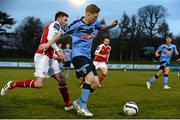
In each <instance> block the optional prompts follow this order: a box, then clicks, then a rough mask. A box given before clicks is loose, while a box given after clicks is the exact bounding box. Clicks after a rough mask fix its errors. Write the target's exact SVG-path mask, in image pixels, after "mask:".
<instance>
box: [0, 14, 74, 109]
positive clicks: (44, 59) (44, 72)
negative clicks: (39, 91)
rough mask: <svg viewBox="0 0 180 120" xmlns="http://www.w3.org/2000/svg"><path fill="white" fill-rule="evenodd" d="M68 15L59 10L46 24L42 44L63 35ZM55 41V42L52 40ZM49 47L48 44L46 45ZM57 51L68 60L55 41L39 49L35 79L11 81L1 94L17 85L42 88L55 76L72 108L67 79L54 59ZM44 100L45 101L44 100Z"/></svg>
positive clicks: (66, 103) (67, 106)
mask: <svg viewBox="0 0 180 120" xmlns="http://www.w3.org/2000/svg"><path fill="white" fill-rule="evenodd" d="M67 19H68V15H67V14H66V13H65V12H62V11H60V12H57V13H56V15H55V21H54V22H53V23H51V24H48V25H47V26H45V28H44V31H43V34H42V37H41V42H40V45H43V44H44V45H46V43H48V42H49V43H51V44H52V43H53V42H54V41H56V40H57V39H58V38H60V35H61V33H62V32H61V28H63V27H64V26H66V24H67ZM53 40H54V41H53ZM52 41H53V42H52ZM46 47H47V46H46ZM54 53H56V54H57V55H58V56H59V57H61V58H62V59H64V60H66V59H67V58H66V56H65V55H64V54H63V53H62V52H61V51H60V49H59V48H58V46H57V44H56V43H53V44H52V45H51V46H50V47H49V48H46V50H44V48H41V49H38V50H37V51H36V53H35V56H34V63H35V73H34V75H35V77H36V78H35V80H32V79H26V80H22V81H9V82H8V83H7V84H6V85H5V86H4V87H3V88H2V90H1V96H3V95H5V94H6V93H7V92H9V91H10V90H12V89H14V88H16V87H23V88H29V87H30V88H42V87H43V86H44V84H45V80H46V79H47V78H49V77H51V76H52V77H54V78H55V79H56V80H57V82H58V89H59V92H60V94H61V95H62V97H63V100H64V104H65V107H64V109H65V110H72V109H73V106H72V105H71V103H70V98H69V93H68V88H67V86H66V80H65V78H64V77H63V76H62V75H61V71H60V68H59V64H58V61H57V60H54V58H53V55H54ZM42 102H43V101H42Z"/></svg>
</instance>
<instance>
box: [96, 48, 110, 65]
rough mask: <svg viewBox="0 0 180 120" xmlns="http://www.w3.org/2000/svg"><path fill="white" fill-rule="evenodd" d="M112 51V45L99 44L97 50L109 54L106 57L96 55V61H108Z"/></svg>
mask: <svg viewBox="0 0 180 120" xmlns="http://www.w3.org/2000/svg"><path fill="white" fill-rule="evenodd" d="M110 51H111V46H109V45H107V46H106V45H104V44H101V45H99V46H98V47H97V49H96V51H95V52H98V53H99V54H102V55H107V57H106V58H104V57H101V56H97V55H96V56H95V58H94V61H97V62H106V61H107V59H108V57H109V54H110Z"/></svg>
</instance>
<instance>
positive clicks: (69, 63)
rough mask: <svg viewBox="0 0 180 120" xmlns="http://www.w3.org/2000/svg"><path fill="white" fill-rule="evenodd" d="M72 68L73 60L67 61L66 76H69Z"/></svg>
mask: <svg viewBox="0 0 180 120" xmlns="http://www.w3.org/2000/svg"><path fill="white" fill-rule="evenodd" d="M70 70H71V61H68V62H67V70H66V77H67V78H68V77H69V74H70Z"/></svg>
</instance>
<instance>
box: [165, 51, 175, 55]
mask: <svg viewBox="0 0 180 120" xmlns="http://www.w3.org/2000/svg"><path fill="white" fill-rule="evenodd" d="M165 54H170V55H171V54H173V51H171V50H165Z"/></svg>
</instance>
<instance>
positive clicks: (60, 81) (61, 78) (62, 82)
mask: <svg viewBox="0 0 180 120" xmlns="http://www.w3.org/2000/svg"><path fill="white" fill-rule="evenodd" d="M59 84H66V79H65V77H63V76H61V77H60V80H59Z"/></svg>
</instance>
